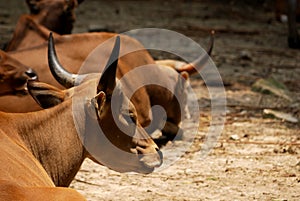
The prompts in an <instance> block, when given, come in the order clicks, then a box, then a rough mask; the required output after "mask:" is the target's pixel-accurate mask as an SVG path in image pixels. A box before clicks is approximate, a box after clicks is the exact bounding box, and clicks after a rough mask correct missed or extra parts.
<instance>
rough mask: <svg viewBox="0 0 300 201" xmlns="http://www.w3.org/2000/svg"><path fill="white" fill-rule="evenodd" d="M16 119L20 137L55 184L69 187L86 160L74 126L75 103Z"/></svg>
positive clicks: (22, 115)
mask: <svg viewBox="0 0 300 201" xmlns="http://www.w3.org/2000/svg"><path fill="white" fill-rule="evenodd" d="M16 117H17V118H15V116H14V119H15V121H14V122H15V127H16V128H18V134H19V135H20V137H21V138H22V139H23V141H24V142H25V145H26V147H27V148H28V149H29V151H30V152H31V153H32V154H33V155H34V156H35V158H37V160H38V161H39V162H40V163H41V164H42V166H43V167H44V168H45V170H46V172H47V173H48V174H49V176H50V177H51V179H52V180H53V182H54V184H55V185H56V186H69V184H70V183H71V181H72V180H73V179H74V177H75V175H76V173H77V172H78V170H79V168H80V166H81V164H82V162H83V160H84V158H85V151H84V148H83V146H82V144H81V141H80V139H79V137H78V136H77V132H76V130H75V127H74V123H73V117H72V104H71V101H70V100H69V101H65V102H63V103H61V104H59V105H58V106H56V107H53V108H51V109H47V110H42V111H38V112H34V113H26V114H18V115H16Z"/></svg>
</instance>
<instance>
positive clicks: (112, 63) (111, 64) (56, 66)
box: [48, 33, 120, 88]
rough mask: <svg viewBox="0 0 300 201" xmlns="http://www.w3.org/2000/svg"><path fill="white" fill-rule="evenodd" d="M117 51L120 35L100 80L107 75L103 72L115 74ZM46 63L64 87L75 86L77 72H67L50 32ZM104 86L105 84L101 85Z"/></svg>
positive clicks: (118, 50) (77, 76) (118, 49)
mask: <svg viewBox="0 0 300 201" xmlns="http://www.w3.org/2000/svg"><path fill="white" fill-rule="evenodd" d="M119 52H120V36H117V37H116V41H115V44H114V47H113V50H112V52H111V55H110V57H109V60H108V62H107V64H106V66H105V68H104V72H103V74H102V76H101V78H100V82H101V81H103V79H105V78H104V77H108V76H106V75H105V74H111V75H114V77H115V74H116V69H117V64H118V58H119ZM48 64H49V68H50V71H51V73H52V75H53V76H54V77H55V79H56V80H57V81H58V82H59V83H60V84H61V85H63V86H64V87H66V88H71V87H73V86H75V82H76V79H78V78H79V76H82V75H78V74H73V73H70V72H68V71H67V70H66V69H65V68H64V67H63V66H62V65H61V63H60V62H59V60H58V58H57V55H56V50H55V46H54V40H53V36H52V33H50V35H49V42H48ZM103 83H104V85H107V82H103ZM103 87H104V88H106V86H103Z"/></svg>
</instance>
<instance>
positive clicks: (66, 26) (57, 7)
mask: <svg viewBox="0 0 300 201" xmlns="http://www.w3.org/2000/svg"><path fill="white" fill-rule="evenodd" d="M82 1H83V0H26V3H27V5H28V7H29V9H30V12H31V14H32V15H33V16H35V17H36V20H37V22H38V23H40V24H42V25H43V26H45V27H47V28H48V29H49V30H52V31H54V32H56V33H59V34H70V33H71V31H72V28H73V23H74V21H75V12H74V10H75V8H76V7H77V6H78V4H79V3H81V2H82Z"/></svg>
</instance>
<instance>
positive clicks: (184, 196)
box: [0, 0, 300, 201]
mask: <svg viewBox="0 0 300 201" xmlns="http://www.w3.org/2000/svg"><path fill="white" fill-rule="evenodd" d="M247 2H251V3H246V2H245V1H244V2H243V3H242V2H241V1H217V0H214V1H208V0H206V1H205V0H203V1H188V0H186V1H183V0H182V1H175V0H174V1H164V2H163V1H141V0H140V1H129V0H128V1H127V0H122V1H121V0H120V1H117V0H113V1H102V0H101V1H100V0H99V1H98V0H85V2H83V3H82V5H80V7H79V8H78V9H77V12H76V13H77V21H76V24H75V28H74V32H86V31H88V30H91V29H94V30H110V31H114V32H123V31H128V30H131V29H136V28H145V27H155V28H165V29H171V30H174V31H177V32H179V33H182V34H184V35H186V36H188V37H190V38H192V39H193V40H195V41H197V42H198V43H200V44H201V45H203V47H206V45H207V42H208V39H209V31H210V30H211V29H214V30H215V31H216V34H215V46H214V50H213V54H212V59H213V61H214V62H215V64H216V66H217V67H218V70H219V72H220V74H221V76H222V79H223V82H224V84H225V87H226V95H227V110H226V122H225V125H224V129H223V132H222V134H221V136H220V138H219V139H218V142H217V144H216V146H215V148H214V149H213V150H211V152H210V154H209V155H208V156H207V157H205V158H203V157H201V155H200V151H201V145H202V143H203V142H204V137H205V135H206V133H207V130H208V128H209V122H210V101H209V97H208V94H207V89H206V87H205V85H204V84H203V81H202V80H201V78H199V77H197V76H194V77H192V78H191V84H192V86H193V88H195V89H196V91H197V93H198V94H197V95H198V98H199V101H198V102H199V105H200V108H201V115H200V120H201V121H200V127H199V132H198V134H197V136H196V138H195V139H194V141H193V144H192V146H190V148H189V150H187V152H186V154H185V155H184V156H183V157H181V158H180V159H179V160H177V161H176V162H175V163H174V164H173V165H171V166H170V167H168V168H165V169H163V170H161V171H157V172H154V173H151V174H149V175H140V174H125V173H118V172H115V171H112V170H109V169H107V168H105V167H101V166H98V165H96V164H94V163H93V162H91V161H89V160H86V161H85V162H84V164H83V166H82V168H81V170H80V171H79V173H78V174H77V176H76V178H75V180H74V181H73V183H72V184H71V187H72V188H75V189H77V190H78V191H79V192H81V193H82V194H83V195H85V196H86V198H87V199H88V200H144V201H146V200H165V201H169V200H178V201H179V200H180V201H182V200H189V201H192V200H272V201H275V200H276V201H277V200H278V201H279V200H281V201H283V200H299V199H300V131H299V127H300V123H299V122H298V123H291V122H288V121H284V120H282V119H280V118H272V117H269V116H265V115H264V114H263V110H264V109H266V108H269V109H274V110H277V111H281V112H286V113H289V114H291V115H293V116H294V117H295V118H297V119H298V120H299V119H300V81H299V77H300V64H299V58H300V51H299V50H292V49H289V48H288V47H287V37H286V36H287V25H286V24H284V23H280V22H277V21H276V20H275V18H274V13H273V10H272V7H268V5H272V3H270V2H271V1H268V2H267V3H264V4H263V5H262V4H259V3H256V2H262V1H247ZM0 8H1V9H0V33H1V35H0V37H1V38H0V39H1V40H0V42H1V44H3V43H4V42H5V41H7V40H9V38H10V37H11V33H12V31H13V27H14V24H15V22H16V20H17V18H18V16H19V15H20V14H21V13H23V12H27V10H26V7H25V5H24V3H23V4H21V3H20V1H19V0H10V1H1V2H0ZM183 48H185V47H183ZM154 56H155V57H156V58H165V56H164V55H163V54H158V53H156V54H154ZM168 56H169V55H168ZM271 75H272V76H273V77H275V78H276V79H277V80H278V81H280V82H281V83H283V84H285V85H286V86H287V88H288V90H289V91H290V96H291V97H292V98H293V101H287V100H286V99H284V98H282V97H278V96H275V95H270V94H262V93H258V92H254V91H252V90H251V86H252V85H253V83H254V82H255V81H257V80H258V79H260V78H266V77H269V76H271ZM176 143H178V144H180V142H176Z"/></svg>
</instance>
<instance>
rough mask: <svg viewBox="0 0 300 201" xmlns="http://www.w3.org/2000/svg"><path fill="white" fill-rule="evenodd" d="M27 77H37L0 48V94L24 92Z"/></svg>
mask: <svg viewBox="0 0 300 201" xmlns="http://www.w3.org/2000/svg"><path fill="white" fill-rule="evenodd" d="M28 79H37V75H36V74H35V72H34V71H33V70H32V69H31V68H28V67H27V66H25V65H23V64H21V63H20V62H19V61H17V60H16V59H14V58H12V57H11V56H9V55H8V54H7V53H5V52H3V51H2V50H0V95H1V96H3V95H16V94H24V93H26V82H27V80H28Z"/></svg>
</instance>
